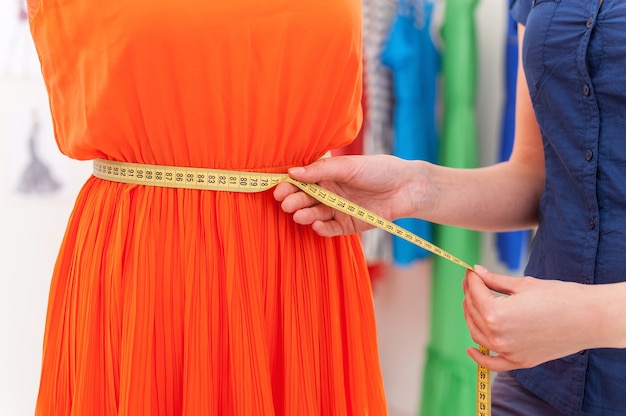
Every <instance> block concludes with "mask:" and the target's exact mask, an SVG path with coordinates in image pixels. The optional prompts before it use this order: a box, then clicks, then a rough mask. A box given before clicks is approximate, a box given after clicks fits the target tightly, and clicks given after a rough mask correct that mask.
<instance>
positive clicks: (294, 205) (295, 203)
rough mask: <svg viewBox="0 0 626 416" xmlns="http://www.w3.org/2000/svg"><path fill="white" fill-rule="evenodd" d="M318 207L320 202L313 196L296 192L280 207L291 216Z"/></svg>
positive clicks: (285, 199) (288, 196)
mask: <svg viewBox="0 0 626 416" xmlns="http://www.w3.org/2000/svg"><path fill="white" fill-rule="evenodd" d="M317 205H319V202H318V201H317V200H316V199H315V198H313V197H312V196H310V195H308V194H306V193H304V192H295V193H292V194H290V195H287V196H286V197H285V198H284V199H283V201H282V203H281V204H280V207H281V208H282V210H283V211H285V212H288V213H290V214H291V213H294V212H297V211H299V210H302V209H306V208H310V207H314V206H317Z"/></svg>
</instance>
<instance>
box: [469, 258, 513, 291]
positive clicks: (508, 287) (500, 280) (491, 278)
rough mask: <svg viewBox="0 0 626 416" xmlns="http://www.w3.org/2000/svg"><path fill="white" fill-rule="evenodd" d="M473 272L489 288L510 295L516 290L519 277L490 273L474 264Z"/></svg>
mask: <svg viewBox="0 0 626 416" xmlns="http://www.w3.org/2000/svg"><path fill="white" fill-rule="evenodd" d="M474 273H475V274H476V275H477V276H478V277H480V279H481V280H482V282H483V284H484V285H485V286H486V287H487V288H488V289H490V290H493V291H496V292H499V293H504V294H507V295H510V294H512V293H514V292H516V289H517V287H518V286H519V283H520V278H519V277H511V276H505V275H502V274H496V273H492V272H490V271H489V270H487V269H486V268H484V267H483V266H480V265H477V266H474Z"/></svg>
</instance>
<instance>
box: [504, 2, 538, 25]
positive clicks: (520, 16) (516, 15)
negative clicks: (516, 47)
mask: <svg viewBox="0 0 626 416" xmlns="http://www.w3.org/2000/svg"><path fill="white" fill-rule="evenodd" d="M532 2H533V0H510V7H509V9H510V11H511V16H512V17H513V19H515V21H516V22H518V23H521V24H523V25H526V19H527V18H528V13H530V9H531V7H532Z"/></svg>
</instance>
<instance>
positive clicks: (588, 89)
mask: <svg viewBox="0 0 626 416" xmlns="http://www.w3.org/2000/svg"><path fill="white" fill-rule="evenodd" d="M590 93H591V89H590V88H589V85H587V84H585V85H583V94H585V95H589V94H590Z"/></svg>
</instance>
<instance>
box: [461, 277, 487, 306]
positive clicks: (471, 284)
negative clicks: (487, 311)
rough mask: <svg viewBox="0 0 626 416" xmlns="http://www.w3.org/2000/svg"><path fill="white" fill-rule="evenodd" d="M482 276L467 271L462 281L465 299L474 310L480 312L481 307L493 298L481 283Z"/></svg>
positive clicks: (483, 283)
mask: <svg viewBox="0 0 626 416" xmlns="http://www.w3.org/2000/svg"><path fill="white" fill-rule="evenodd" d="M483 276H484V274H481V275H479V274H478V273H477V272H472V271H468V272H467V274H466V277H465V279H463V280H464V283H465V284H466V286H467V288H466V289H465V292H464V293H465V297H466V299H468V300H469V301H470V302H471V304H472V305H473V306H474V309H477V310H482V309H483V307H484V306H485V305H486V304H487V302H489V301H490V300H491V299H492V298H493V297H494V295H493V293H491V290H490V289H489V288H488V287H487V285H486V284H485V282H484V281H483Z"/></svg>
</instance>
